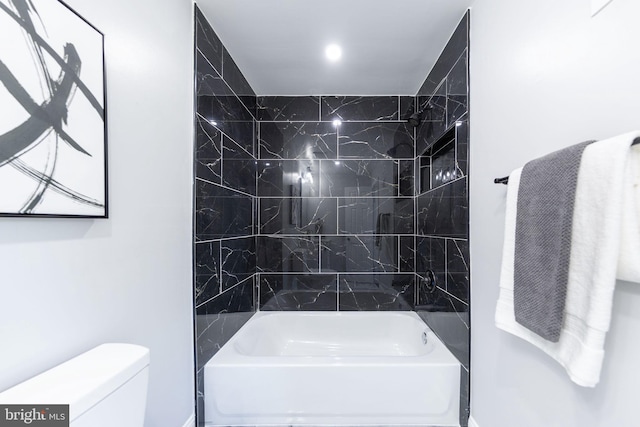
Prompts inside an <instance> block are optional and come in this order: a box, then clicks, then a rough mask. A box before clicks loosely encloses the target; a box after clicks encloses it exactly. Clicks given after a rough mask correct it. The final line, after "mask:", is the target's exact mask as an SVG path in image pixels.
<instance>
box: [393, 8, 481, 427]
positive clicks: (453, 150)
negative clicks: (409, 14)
mask: <svg viewBox="0 0 640 427" xmlns="http://www.w3.org/2000/svg"><path fill="white" fill-rule="evenodd" d="M468 55H469V13H468V12H467V13H466V14H465V16H464V17H463V19H462V20H461V21H460V23H459V25H458V27H457V28H456V30H455V32H454V33H453V35H452V36H451V39H450V40H449V42H448V44H447V45H446V47H445V48H444V50H443V52H442V54H441V55H440V57H439V59H438V60H437V62H436V64H435V66H434V67H433V69H432V70H431V72H430V73H429V76H427V78H426V80H425V81H424V83H423V85H422V86H421V88H420V90H419V91H418V94H417V97H416V99H417V105H418V108H421V109H423V110H424V115H423V121H422V123H421V124H420V125H419V126H418V127H417V128H416V156H417V157H416V161H415V165H416V166H415V177H416V178H415V185H416V192H417V196H416V218H415V219H416V240H415V255H414V256H415V258H414V259H415V273H416V308H415V309H416V311H417V312H418V313H419V314H420V316H421V317H422V318H423V319H424V320H425V321H426V322H427V324H429V326H430V327H431V329H433V331H434V332H435V333H436V334H437V335H438V336H439V337H440V339H441V340H442V341H443V342H444V343H445V345H446V346H447V347H448V348H449V350H450V351H451V352H452V353H453V354H454V355H455V356H456V357H457V358H458V359H459V360H460V362H461V364H462V365H463V367H462V370H463V371H464V375H462V376H461V388H460V389H461V402H460V405H461V409H460V425H461V426H466V425H467V423H468V416H469V411H468V408H469V406H468V404H469V392H468V390H469V374H468V373H469V337H470V323H469V302H470V299H469V295H470V286H471V284H470V281H469V231H468V223H469V213H468V207H469V196H468V174H469V167H468V149H469V132H468V123H469V103H468V100H469V83H468V82H469V79H468ZM404 252H405V253H407V254H409V253H411V251H410V249H409V248H405V250H404Z"/></svg>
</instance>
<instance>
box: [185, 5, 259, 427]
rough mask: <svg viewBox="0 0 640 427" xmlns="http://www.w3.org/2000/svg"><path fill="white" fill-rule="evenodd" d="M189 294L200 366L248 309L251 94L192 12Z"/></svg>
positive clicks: (251, 291)
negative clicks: (192, 169)
mask: <svg viewBox="0 0 640 427" xmlns="http://www.w3.org/2000/svg"><path fill="white" fill-rule="evenodd" d="M195 9H196V11H195V14H196V16H195V26H196V30H195V37H196V40H195V42H196V50H195V55H196V58H195V68H196V69H195V73H196V114H195V118H194V125H195V139H196V141H195V153H194V154H195V156H194V161H195V183H194V184H195V206H194V210H195V225H194V245H195V248H194V297H195V301H194V304H195V313H196V323H195V328H196V366H197V385H198V414H199V415H200V416H199V417H198V420H199V422H202V421H203V417H202V416H201V415H202V402H203V398H204V396H203V388H202V384H203V382H202V375H203V371H202V369H203V367H204V365H205V364H206V363H207V361H208V360H209V359H210V358H211V357H212V356H213V355H214V354H215V353H216V352H217V351H218V350H219V349H220V348H221V347H222V346H223V345H224V344H225V343H226V342H227V341H228V340H229V339H230V338H231V337H232V336H233V334H235V333H236V332H237V330H238V329H239V328H240V327H241V326H242V325H243V324H244V323H245V322H246V321H247V320H248V319H249V317H250V316H251V315H252V314H253V313H254V312H255V311H256V301H255V299H256V298H255V289H256V286H257V285H256V283H255V281H256V237H255V230H256V206H257V197H256V192H257V188H256V172H257V167H258V165H257V158H256V155H255V153H256V148H257V126H256V119H255V115H256V99H257V98H256V96H255V93H254V92H253V90H252V89H251V86H250V85H249V83H247V81H246V79H245V78H244V76H243V75H242V73H241V72H240V70H239V69H238V67H237V66H236V64H235V62H234V61H233V58H232V57H231V55H230V53H229V52H228V51H227V50H226V49H225V47H224V46H223V45H222V43H221V42H220V40H219V39H218V37H217V36H216V34H215V32H214V31H213V29H212V28H211V26H210V25H209V24H208V22H207V21H206V19H205V18H204V16H203V15H202V13H201V12H200V11H199V10H198V8H197V7H196V8H195Z"/></svg>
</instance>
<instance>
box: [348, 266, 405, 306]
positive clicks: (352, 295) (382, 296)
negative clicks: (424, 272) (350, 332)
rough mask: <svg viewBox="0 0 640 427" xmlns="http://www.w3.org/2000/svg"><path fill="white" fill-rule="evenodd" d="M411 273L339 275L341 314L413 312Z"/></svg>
mask: <svg viewBox="0 0 640 427" xmlns="http://www.w3.org/2000/svg"><path fill="white" fill-rule="evenodd" d="M414 287H415V280H414V275H413V274H393V275H391V274H343V275H340V294H339V307H340V310H341V311H407V310H413V309H414V307H415V305H414V295H415V289H414Z"/></svg>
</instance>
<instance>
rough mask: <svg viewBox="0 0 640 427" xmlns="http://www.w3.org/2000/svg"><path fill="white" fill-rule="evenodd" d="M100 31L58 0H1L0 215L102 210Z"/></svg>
mask: <svg viewBox="0 0 640 427" xmlns="http://www.w3.org/2000/svg"><path fill="white" fill-rule="evenodd" d="M104 74H105V73H104V37H103V35H102V33H101V32H100V31H98V30H97V29H96V28H95V27H93V26H92V25H91V24H89V23H88V22H87V21H85V20H84V19H83V18H82V17H81V16H80V15H78V14H77V13H76V12H74V11H73V10H72V9H71V8H69V7H68V6H67V5H66V4H65V3H63V2H61V1H59V0H0V111H1V112H2V114H0V215H4V216H20V217H36V216H37V217H42V216H46V217H81V218H107V217H108V205H107V137H106V108H105V81H104Z"/></svg>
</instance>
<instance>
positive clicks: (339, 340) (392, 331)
mask: <svg viewBox="0 0 640 427" xmlns="http://www.w3.org/2000/svg"><path fill="white" fill-rule="evenodd" d="M425 333H426V337H427V344H423V334H425ZM204 383H205V385H204V391H205V424H206V426H247V425H249V426H254V425H296V426H297V425H301V426H303V425H314V426H317V425H342V426H346V425H348V426H361V425H362V426H364V425H385V426H391V425H421V426H426V425H437V426H443V427H444V426H458V425H459V424H458V412H459V399H460V397H459V387H460V363H459V362H458V361H457V360H456V358H455V357H454V356H453V355H452V354H451V353H450V352H449V351H448V350H447V348H446V347H445V346H444V345H443V344H442V343H441V342H440V341H439V340H438V338H437V337H436V336H435V335H434V333H433V332H432V331H431V330H429V328H428V327H427V325H426V324H425V323H424V322H423V321H422V320H421V319H420V317H419V316H418V315H417V314H415V313H413V312H339V313H337V312H259V313H257V314H256V315H255V316H253V317H252V318H251V319H250V320H249V321H248V322H247V323H246V324H245V325H244V326H243V327H242V328H241V329H240V330H239V331H238V333H237V334H236V335H234V336H233V337H232V338H231V340H229V342H227V343H226V344H225V345H224V346H223V347H222V348H221V349H220V351H219V352H218V353H217V354H216V355H214V356H213V357H212V358H211V360H210V361H209V362H208V363H207V364H206V365H205V368H204Z"/></svg>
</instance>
